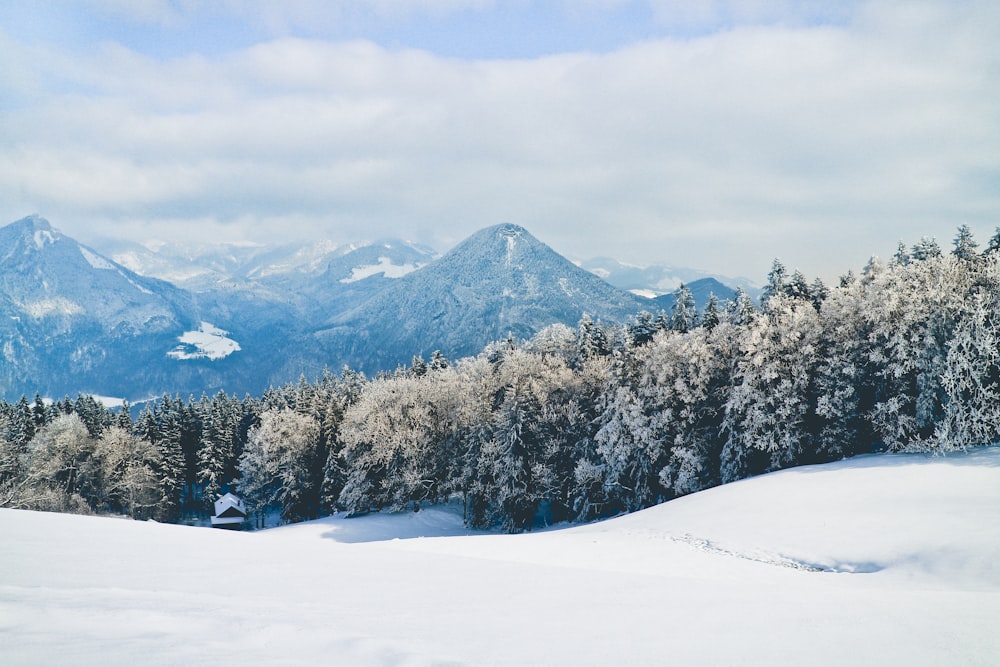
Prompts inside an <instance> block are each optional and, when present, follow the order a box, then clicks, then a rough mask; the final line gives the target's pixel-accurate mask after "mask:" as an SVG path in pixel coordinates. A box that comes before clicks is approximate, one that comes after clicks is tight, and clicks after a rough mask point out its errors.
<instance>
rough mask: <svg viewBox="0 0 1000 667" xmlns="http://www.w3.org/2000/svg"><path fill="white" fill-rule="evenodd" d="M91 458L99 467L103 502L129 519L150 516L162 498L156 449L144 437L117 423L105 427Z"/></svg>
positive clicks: (159, 460) (158, 456) (158, 457)
mask: <svg viewBox="0 0 1000 667" xmlns="http://www.w3.org/2000/svg"><path fill="white" fill-rule="evenodd" d="M94 458H95V460H96V461H97V464H98V466H99V469H100V485H101V491H102V500H103V505H104V506H105V507H107V508H108V509H110V510H111V511H113V512H122V513H124V514H127V515H129V516H131V517H132V518H133V519H146V518H149V517H152V516H153V515H154V514H155V513H156V510H157V509H158V508H159V505H160V502H161V500H162V494H161V483H160V478H159V475H158V474H157V471H158V469H159V468H160V463H161V459H160V453H159V451H157V449H156V447H154V446H153V445H152V444H151V443H150V442H149V441H148V440H146V439H144V438H140V437H138V436H136V435H134V434H132V433H131V432H129V431H127V430H125V429H123V428H121V427H120V426H111V427H109V428H108V429H106V430H105V431H104V432H103V433H102V434H101V437H100V438H99V439H98V441H97V445H96V447H95V450H94Z"/></svg>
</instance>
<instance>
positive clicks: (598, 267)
mask: <svg viewBox="0 0 1000 667" xmlns="http://www.w3.org/2000/svg"><path fill="white" fill-rule="evenodd" d="M580 267H581V268H583V269H586V270H588V271H590V272H591V273H593V274H595V275H597V276H600V277H601V278H603V279H604V280H606V281H607V282H609V283H610V284H612V285H614V286H615V287H618V288H620V289H624V290H629V291H630V292H634V293H636V294H641V295H642V296H646V297H649V298H653V297H656V296H660V295H663V294H671V293H673V292H674V290H676V289H677V288H678V287H680V286H681V285H682V284H684V285H690V284H691V283H694V282H697V281H700V280H703V279H705V278H712V279H714V280H716V281H718V282H720V283H722V284H723V285H726V286H727V287H729V288H730V289H733V290H735V289H736V288H737V287H742V288H743V289H745V290H746V291H747V293H748V294H750V295H751V296H753V297H756V296H757V295H758V294H759V292H760V286H758V285H757V284H756V283H754V282H753V281H752V280H750V279H748V278H731V277H728V276H722V275H718V274H712V273H707V272H705V271H699V270H698V269H689V268H684V267H676V266H664V265H660V264H653V265H650V266H637V265H634V264H626V263H623V262H620V261H618V260H616V259H611V258H609V257H595V258H593V259H588V260H586V261H583V262H580Z"/></svg>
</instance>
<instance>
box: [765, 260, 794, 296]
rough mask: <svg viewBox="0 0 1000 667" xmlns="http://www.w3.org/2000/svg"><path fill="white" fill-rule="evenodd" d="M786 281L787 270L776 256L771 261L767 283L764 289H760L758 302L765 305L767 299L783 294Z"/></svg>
mask: <svg viewBox="0 0 1000 667" xmlns="http://www.w3.org/2000/svg"><path fill="white" fill-rule="evenodd" d="M787 282H788V270H787V269H786V268H785V265H784V264H783V263H782V261H781V260H780V259H778V258H777V257H775V258H774V261H773V262H772V263H771V271H770V272H769V273H768V274H767V284H766V285H764V289H763V290H761V294H760V302H761V305H763V306H765V307H766V306H767V302H768V300H770V299H771V297H774V296H777V295H779V294H785V291H786V287H787Z"/></svg>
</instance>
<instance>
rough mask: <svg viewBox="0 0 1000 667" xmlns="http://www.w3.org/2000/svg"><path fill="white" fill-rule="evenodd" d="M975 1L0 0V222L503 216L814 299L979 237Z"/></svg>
mask: <svg viewBox="0 0 1000 667" xmlns="http://www.w3.org/2000/svg"><path fill="white" fill-rule="evenodd" d="M998 35H1000V3H996V2H994V1H993V0H984V1H977V0H969V1H967V2H966V1H964V0H963V1H961V2H955V1H953V0H940V1H934V0H929V1H926V2H925V1H922V0H914V1H900V2H895V1H893V0H887V1H884V2H866V1H864V0H845V1H842V2H833V1H831V2H821V1H813V0H802V1H795V0H777V1H765V0H747V1H744V2H739V1H734V0H691V1H684V2H682V1H679V0H575V1H571V0H549V1H547V2H542V1H531V0H350V1H349V0H328V1H322V0H286V1H285V2H281V3H275V2H269V1H267V0H246V1H243V2H241V1H238V0H217V1H209V0H35V1H33V2H30V3H29V2H19V1H17V0H0V62H3V63H4V66H3V67H2V68H0V223H3V222H10V221H14V220H16V219H19V218H21V217H24V216H25V215H29V214H39V215H42V216H44V217H46V218H48V219H49V220H50V221H51V222H52V224H53V225H54V226H55V227H57V228H58V229H60V230H62V231H63V232H64V233H66V234H69V235H71V236H74V237H76V238H78V239H79V240H82V241H84V242H90V243H96V242H97V241H98V240H99V239H101V238H117V239H127V240H136V241H144V240H150V239H159V240H167V241H173V240H178V241H181V240H183V241H209V240H224V241H255V242H263V243H276V242H291V241H295V242H300V241H310V240H318V239H325V240H332V241H335V242H337V243H351V242H359V241H364V240H374V239H377V238H382V237H399V238H404V239H408V240H413V241H418V242H422V243H427V244H429V245H431V246H432V247H434V248H436V249H438V250H439V251H445V250H447V249H449V248H450V247H452V246H453V245H455V244H456V243H458V242H459V241H461V240H462V239H463V238H465V237H467V236H468V235H470V234H472V233H474V232H475V231H476V230H478V229H481V228H483V227H486V226H489V225H494V224H499V223H506V222H510V223H515V224H519V225H522V226H524V227H526V228H527V229H528V230H529V231H531V232H532V233H533V234H534V235H535V236H537V237H538V238H539V239H540V240H542V241H544V242H546V243H547V244H549V245H550V246H552V247H553V248H554V249H555V250H557V251H558V252H560V253H562V254H564V255H566V256H568V257H570V258H573V259H587V258H592V257H598V256H610V257H614V258H616V259H619V260H621V261H625V262H629V263H634V264H653V263H656V264H666V265H672V266H681V267H689V268H696V269H701V270H705V271H709V272H713V273H719V274H722V275H729V276H734V277H735V276H746V277H749V278H751V279H755V280H757V281H762V280H763V279H764V276H765V275H766V273H767V271H768V269H769V268H770V266H771V262H772V260H773V259H774V258H775V257H778V258H780V259H781V260H782V262H783V263H784V264H785V265H786V266H787V267H789V268H792V267H794V268H798V269H801V270H802V271H803V272H805V273H806V274H807V275H809V276H816V275H818V276H820V277H823V278H824V279H827V280H831V279H835V277H836V276H838V275H841V274H843V273H845V272H846V271H847V270H848V269H855V270H857V269H859V268H861V267H862V266H863V265H864V264H865V262H866V261H867V260H868V258H869V257H870V256H871V255H872V254H876V255H881V256H883V257H886V256H888V255H891V254H892V252H893V251H894V250H895V248H896V244H897V243H898V242H899V241H903V242H905V243H906V244H908V245H911V244H913V243H916V242H917V241H919V240H920V239H921V238H922V237H923V236H932V237H935V238H937V239H938V241H939V243H940V244H941V245H942V246H943V247H950V245H951V242H952V239H953V238H954V236H955V231H956V229H957V228H958V227H959V226H960V225H962V224H968V225H969V226H970V227H971V228H972V230H973V231H974V233H975V235H976V237H977V239H978V240H979V241H980V243H981V244H985V242H986V241H987V240H988V239H989V237H990V236H991V235H992V234H993V232H994V230H995V228H996V227H997V226H998V225H1000V120H998V119H1000V40H998V39H997V36H998Z"/></svg>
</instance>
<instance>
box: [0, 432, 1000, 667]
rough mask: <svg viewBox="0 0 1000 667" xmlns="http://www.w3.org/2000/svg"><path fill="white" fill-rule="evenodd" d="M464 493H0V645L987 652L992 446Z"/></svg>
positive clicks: (851, 654)
mask: <svg viewBox="0 0 1000 667" xmlns="http://www.w3.org/2000/svg"><path fill="white" fill-rule="evenodd" d="M460 512H461V509H460V508H457V507H444V508H427V509H423V510H421V511H420V512H419V513H412V512H411V513H405V514H396V515H385V514H376V515H371V516H367V517H361V518H353V519H345V518H343V517H331V518H328V519H323V520H320V521H315V522H310V523H305V524H298V525H293V526H285V527H282V528H277V529H271V530H266V531H260V532H257V533H233V532H226V531H219V530H211V529H207V528H193V527H186V526H171V525H161V524H156V523H153V522H146V523H143V522H133V521H129V520H125V519H109V518H97V517H79V516H69V515H58V514H42V513H35V512H25V511H17V510H0V535H2V536H3V538H2V540H0V664H3V665H36V664H74V665H135V664H143V665H175V664H240V665H273V664H280V665H313V664H329V665H409V666H415V665H665V664H674V665H908V666H909V665H996V664H1000V633H998V632H996V622H997V620H998V619H1000V564H998V558H997V556H998V554H1000V448H991V449H986V450H979V451H974V452H971V453H968V454H961V455H955V456H948V457H930V456H921V455H897V456H887V455H882V456H870V457H862V458H857V459H853V460H850V461H844V462H840V463H836V464H831V465H827V466H813V467H805V468H798V469H794V470H788V471H784V472H780V473H775V474H772V475H767V476H763V477H759V478H756V479H752V480H746V481H743V482H739V483H736V484H731V485H728V486H724V487H720V488H717V489H712V490H709V491H705V492H703V493H699V494H695V495H692V496H688V497H686V498H682V499H680V500H676V501H673V502H670V503H666V504H664V505H660V506H658V507H655V508H652V509H649V510H646V511H644V512H638V513H635V514H632V515H628V516H624V517H619V518H616V519H611V520H608V521H604V522H601V523H595V524H590V525H586V526H578V527H574V528H556V529H550V530H547V531H542V532H538V533H531V534H525V535H494V534H468V531H466V530H465V528H464V527H463V526H462V523H461V516H460Z"/></svg>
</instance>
